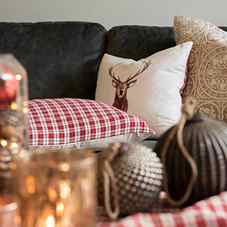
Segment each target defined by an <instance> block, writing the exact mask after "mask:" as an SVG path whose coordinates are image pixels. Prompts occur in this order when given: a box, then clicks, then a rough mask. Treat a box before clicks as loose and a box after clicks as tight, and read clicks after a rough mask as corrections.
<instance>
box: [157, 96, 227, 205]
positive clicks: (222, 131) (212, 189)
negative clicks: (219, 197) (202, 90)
mask: <svg viewBox="0 0 227 227" xmlns="http://www.w3.org/2000/svg"><path fill="white" fill-rule="evenodd" d="M195 108H196V101H195V100H194V99H191V98H189V99H187V100H186V102H185V104H184V106H183V108H182V116H181V119H180V121H179V123H178V124H177V125H176V126H174V127H172V128H170V129H169V130H168V131H167V132H166V133H164V135H163V136H162V137H161V138H160V140H159V142H158V143H157V145H156V147H155V149H154V151H155V152H156V153H157V154H159V156H160V157H161V160H162V163H163V166H164V189H165V191H166V193H167V195H168V201H169V202H170V203H171V204H172V205H175V206H182V205H190V204H192V203H194V202H196V201H198V200H201V199H204V198H207V197H210V196H213V195H216V194H218V193H220V192H222V191H225V190H227V124H226V123H225V122H221V121H217V120H213V119H210V118H208V117H207V116H206V115H204V114H202V113H194V110H195Z"/></svg>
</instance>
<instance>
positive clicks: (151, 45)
mask: <svg viewBox="0 0 227 227" xmlns="http://www.w3.org/2000/svg"><path fill="white" fill-rule="evenodd" d="M175 45H176V43H175V38H174V32H173V29H172V28H171V27H156V26H138V25H134V26H133V25H128V26H117V27H113V28H111V29H110V30H109V32H108V33H107V53H108V54H111V55H115V56H118V57H124V58H132V59H134V60H139V59H141V58H146V57H148V56H150V55H151V54H154V53H156V52H158V51H160V50H164V49H167V48H169V47H173V46H175Z"/></svg>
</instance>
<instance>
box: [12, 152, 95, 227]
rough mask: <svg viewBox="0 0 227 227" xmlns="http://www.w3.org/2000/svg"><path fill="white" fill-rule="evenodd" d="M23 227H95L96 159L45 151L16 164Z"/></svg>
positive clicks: (73, 153) (84, 155)
mask: <svg viewBox="0 0 227 227" xmlns="http://www.w3.org/2000/svg"><path fill="white" fill-rule="evenodd" d="M15 176H16V182H17V183H16V184H17V186H16V187H17V189H16V190H17V195H18V200H19V210H20V214H21V220H22V227H93V226H95V223H96V220H95V213H96V212H95V210H96V159H95V156H94V155H93V154H92V152H91V151H89V150H58V151H54V150H45V151H40V152H35V153H33V154H30V155H28V154H25V155H24V156H23V157H20V158H18V159H17V161H16V171H15Z"/></svg>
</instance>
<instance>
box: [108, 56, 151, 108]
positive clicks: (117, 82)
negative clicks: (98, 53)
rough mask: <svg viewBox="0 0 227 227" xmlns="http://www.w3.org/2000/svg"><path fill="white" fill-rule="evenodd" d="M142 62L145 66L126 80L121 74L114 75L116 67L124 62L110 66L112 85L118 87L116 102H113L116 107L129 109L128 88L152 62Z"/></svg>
mask: <svg viewBox="0 0 227 227" xmlns="http://www.w3.org/2000/svg"><path fill="white" fill-rule="evenodd" d="M142 62H143V63H144V64H143V67H141V68H140V69H139V70H138V71H137V72H136V73H135V74H133V75H131V76H129V77H128V78H127V79H126V80H125V81H121V79H120V77H119V75H118V76H115V75H114V68H115V67H117V66H119V65H123V64H124V63H118V64H116V65H114V66H112V67H110V69H109V75H110V77H111V78H112V85H113V87H114V88H115V89H116V90H115V98H114V103H113V106H114V107H116V108H118V109H120V110H123V111H127V110H128V99H127V91H128V88H130V87H131V86H132V85H134V84H135V82H136V81H137V79H136V77H138V76H139V75H140V74H141V73H142V72H143V71H145V70H146V69H147V67H148V66H149V65H150V62H148V61H146V60H142Z"/></svg>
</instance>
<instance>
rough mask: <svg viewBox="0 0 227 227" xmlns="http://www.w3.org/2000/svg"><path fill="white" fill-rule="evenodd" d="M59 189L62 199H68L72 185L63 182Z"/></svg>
mask: <svg viewBox="0 0 227 227" xmlns="http://www.w3.org/2000/svg"><path fill="white" fill-rule="evenodd" d="M59 187H60V188H59V189H60V190H59V191H60V197H61V198H62V199H67V198H68V197H69V196H70V193H71V188H70V183H69V182H67V181H61V182H60V185H59Z"/></svg>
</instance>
